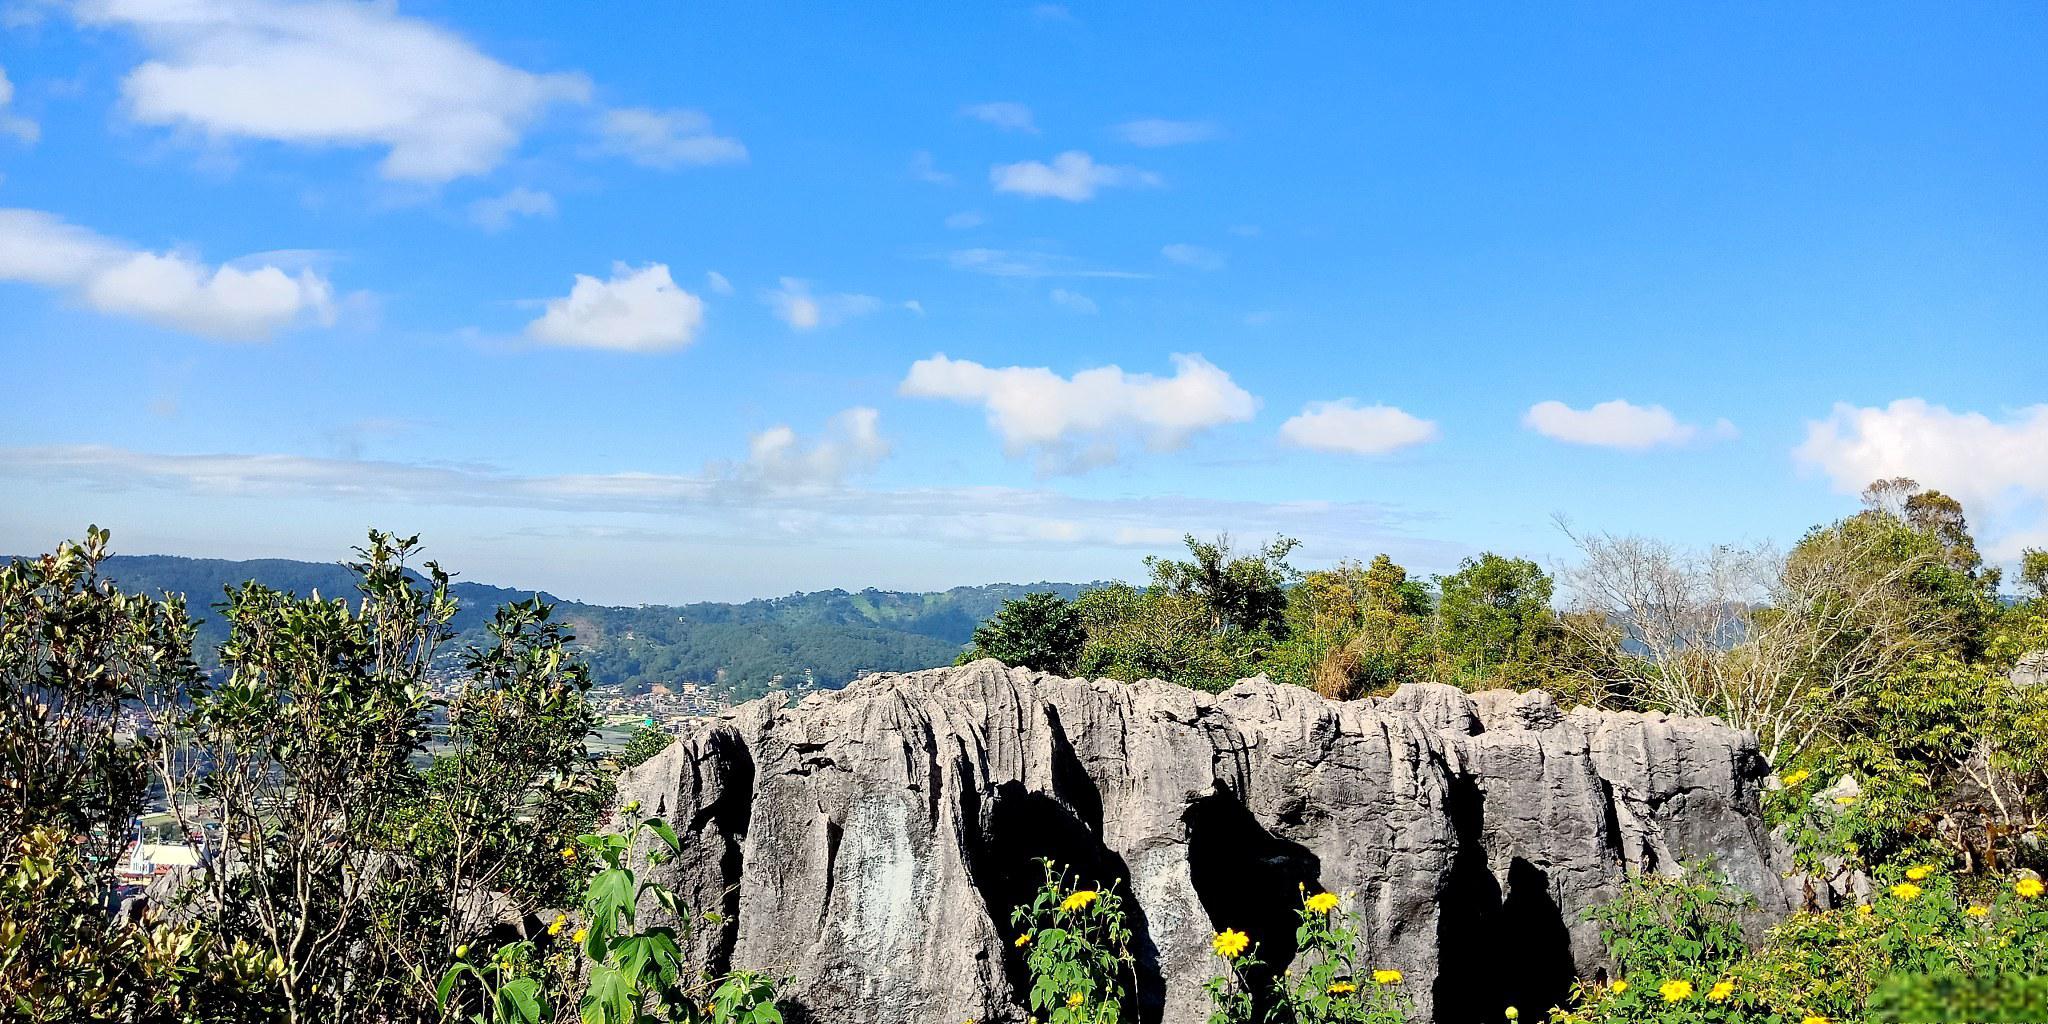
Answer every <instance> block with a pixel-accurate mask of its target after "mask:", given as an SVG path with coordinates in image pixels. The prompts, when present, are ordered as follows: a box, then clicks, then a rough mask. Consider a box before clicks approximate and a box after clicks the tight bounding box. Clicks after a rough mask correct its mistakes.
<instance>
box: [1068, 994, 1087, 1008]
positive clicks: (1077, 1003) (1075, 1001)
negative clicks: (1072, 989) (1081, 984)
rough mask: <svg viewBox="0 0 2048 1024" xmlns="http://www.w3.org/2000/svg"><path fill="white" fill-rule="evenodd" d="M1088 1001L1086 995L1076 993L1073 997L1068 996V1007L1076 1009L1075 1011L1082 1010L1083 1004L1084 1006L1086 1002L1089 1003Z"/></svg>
mask: <svg viewBox="0 0 2048 1024" xmlns="http://www.w3.org/2000/svg"><path fill="white" fill-rule="evenodd" d="M1087 1001H1088V997H1087V996H1084V995H1082V994H1081V993H1079V992H1076V993H1074V994H1073V995H1070V996H1068V997H1067V1005H1068V1006H1070V1007H1072V1008H1074V1009H1076V1010H1078V1009H1080V1008H1081V1004H1082V1003H1085V1002H1087Z"/></svg>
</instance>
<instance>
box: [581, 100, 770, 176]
mask: <svg viewBox="0 0 2048 1024" xmlns="http://www.w3.org/2000/svg"><path fill="white" fill-rule="evenodd" d="M597 133H598V136H599V138H600V141H599V143H598V145H597V151H598V152H600V153H606V154H610V155H613V156H622V157H625V158H626V159H628V160H631V161H633V162H634V163H636V164H639V165H640V166H642V167H653V168H656V169H658V170H664V171H667V170H674V169H675V168H678V167H701V166H707V165H710V164H738V163H745V162H746V160H747V147H746V146H744V145H742V144H741V143H740V141H739V140H738V139H732V138H727V137H725V136H722V135H716V134H713V133H712V131H711V118H710V117H708V116H706V115H705V114H704V113H703V112H702V111H698V110H650V109H648V108H645V107H620V108H617V109H613V110H607V111H605V112H604V115H603V116H602V117H600V118H598V121H597Z"/></svg>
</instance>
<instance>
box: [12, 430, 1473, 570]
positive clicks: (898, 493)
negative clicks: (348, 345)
mask: <svg viewBox="0 0 2048 1024" xmlns="http://www.w3.org/2000/svg"><path fill="white" fill-rule="evenodd" d="M859 412H860V410H849V412H848V413H846V414H842V418H841V420H839V421H838V423H837V425H835V427H834V428H833V429H831V430H829V431H828V432H827V434H826V436H825V437H824V438H823V439H821V440H816V441H812V442H809V443H806V442H805V441H804V440H802V439H801V438H799V437H796V436H794V435H789V438H788V440H787V442H786V443H785V442H784V441H783V440H782V437H783V435H781V434H780V433H779V430H771V431H765V432H763V435H757V437H756V439H755V442H754V445H753V446H752V447H753V449H754V450H755V451H756V452H758V453H759V454H758V455H757V456H755V457H750V458H749V459H747V460H746V461H744V462H740V463H737V464H718V463H714V464H712V465H709V466H706V467H705V468H704V469H703V471H701V472H698V473H694V474H692V473H655V472H644V471H630V472H617V473H603V474H561V475H552V476H529V475H520V474H516V473H512V472H508V471H505V470H502V469H498V468H494V467H490V466H472V465H461V466H451V465H447V464H434V463H419V462H397V461H387V460H377V459H363V458H320V457H310V456H304V455H297V454H291V453H286V452H253V453H211V454H183V453H177V454H174V453H161V452H149V451H137V450H132V449H123V448H111V447H102V446H93V445H58V446H47V447H25V448H0V479H4V480H7V481H9V483H10V486H15V487H17V488H18V487H19V486H20V485H19V484H16V483H14V482H15V481H34V482H40V483H42V484H45V485H49V484H55V485H70V486H83V487H89V488H92V489H94V490H95V492H96V493H97V495H98V497H97V499H96V503H97V504H98V505H103V506H110V505H114V504H115V503H116V502H117V501H118V500H119V497H118V496H121V495H133V496H135V499H136V502H137V504H138V505H141V506H142V507H146V505H144V504H143V503H147V502H149V501H151V500H153V496H154V495H156V494H161V493H178V494H192V495H199V496H202V497H205V498H207V499H209V500H210V501H211V502H215V503H218V504H217V505H216V506H215V507H218V508H222V509H235V510H237V513H238V514H241V515H263V514H272V515H275V514H278V513H279V512H281V511H284V510H289V509H291V508H292V506H289V505H285V506H270V507H266V506H265V505H263V504H261V502H265V501H291V500H295V499H296V500H302V501H303V500H313V501H318V502H321V503H323V504H324V505H329V506H333V507H338V508H347V509H356V508H365V509H367V508H370V507H373V506H374V507H384V505H385V504H386V503H405V504H410V505H413V506H416V507H429V508H457V509H473V508H489V509H508V510H532V511H536V512H540V513H554V514H558V515H568V516H574V517H575V519H574V522H576V523H579V524H587V525H599V526H612V527H619V528H628V529H631V528H637V527H639V526H640V525H641V522H636V521H635V520H632V519H622V518H614V517H625V516H634V515H645V516H655V517H659V519H658V525H659V527H660V528H662V529H665V530H681V531H684V532H685V533H686V534H687V535H688V539H690V540H693V541H700V540H702V539H704V538H707V537H709V538H729V539H732V540H734V541H737V542H741V543H745V544H754V545H759V544H762V543H764V542H765V543H767V544H770V545H773V546H775V547H777V548H783V547H788V546H791V545H795V546H798V548H799V550H801V551H803V552H805V553H806V557H811V555H810V553H811V552H813V551H815V550H816V548H815V547H806V546H804V545H811V544H814V543H815V542H816V541H818V540H819V539H820V538H829V539H837V538H853V539H858V540H859V541H860V542H861V543H862V544H863V545H864V546H863V548H862V550H872V548H871V547H867V545H873V544H875V543H878V542H883V541H897V542H901V543H903V544H906V545H937V546H940V547H942V548H945V549H948V550H952V551H956V552H957V551H959V550H963V549H968V550H975V551H976V552H977V557H983V556H982V555H981V551H982V549H984V548H986V547H988V546H992V545H1014V546H1019V547H1023V548H1029V549H1034V550H1045V551H1057V552H1067V551H1071V550H1072V549H1073V548H1074V547H1075V546H1076V545H1085V546H1090V547H1096V548H1126V549H1136V550H1139V551H1166V550H1171V549H1173V548H1175V547H1177V546H1178V544H1179V542H1180V536H1181V534H1182V533H1183V532H1192V533H1195V534H1196V535H1198V536H1206V535H1213V534H1216V533H1220V532H1229V533H1232V534H1235V535H1238V536H1250V537H1260V536H1271V535H1274V534H1282V533H1284V534H1287V535H1288V536H1293V537H1299V538H1301V539H1302V540H1303V541H1304V542H1306V543H1307V544H1308V545H1309V546H1310V549H1311V550H1313V551H1317V552H1343V551H1356V550H1370V551H1381V550H1385V551H1389V552H1390V553H1392V554H1394V555H1395V557H1397V558H1400V559H1401V560H1402V561H1403V562H1406V563H1408V564H1424V565H1442V566H1446V567H1448V566H1451V565H1455V564H1456V562H1457V560H1458V558H1459V557H1461V556H1463V555H1466V554H1470V553H1471V552H1470V551H1469V549H1465V548H1462V547H1454V546H1452V545H1448V544H1443V543H1441V542H1435V541H1429V540H1426V539H1419V538H1417V537H1416V536H1415V535H1414V534H1413V533H1412V532H1410V530H1411V528H1412V526H1413V525H1414V524H1415V523H1417V522H1419V521H1420V520H1417V519H1416V518H1415V517H1413V516H1412V515H1409V514H1406V513H1404V512H1402V511H1400V510H1398V509H1392V508H1389V507H1388V506H1385V505H1380V504H1374V503H1368V502H1333V501H1291V502H1290V501H1276V502H1253V501H1228V500H1214V499H1202V498H1188V497H1180V496H1175V495H1150V496H1142V497H1116V498H1084V497H1075V496H1071V495H1067V494H1062V493H1059V492H1057V491H1053V490H1049V489H1024V488H1015V487H918V488H911V489H901V490H882V489H873V488H864V487H856V486H851V485H849V484H847V483H843V482H842V483H839V484H833V483H831V482H830V481H831V479H832V473H833V472H834V471H835V470H843V471H844V472H845V473H846V474H848V475H851V474H856V473H859V472H860V471H862V470H863V469H864V468H865V467H866V466H867V465H869V464H871V463H872V461H873V460H874V459H875V458H879V457H880V452H881V450H882V448H881V446H882V442H881V441H880V439H879V437H878V436H876V434H875V433H874V432H873V431H872V430H869V431H867V432H865V433H864V432H863V429H862V427H861V421H860V419H859V418H858V416H857V415H856V414H858V413H859ZM820 449H825V450H826V451H828V452H829V453H831V454H826V455H822V456H815V455H812V454H810V453H813V452H817V451H818V450H820ZM778 473H780V474H782V475H778ZM10 493H11V492H10ZM365 514H367V513H365ZM593 520H595V522H594V523H593ZM506 521H507V522H513V521H517V520H515V519H514V518H513V517H506ZM526 521H528V522H531V521H532V520H531V519H530V518H529V519H527V520H526ZM540 522H543V523H560V522H563V520H560V519H542V520H540ZM53 529H54V527H53ZM698 546H700V547H701V546H702V545H701V544H700V545H698ZM975 564H979V563H973V562H969V563H963V564H962V566H961V567H960V568H958V569H956V570H954V571H962V572H967V571H980V570H978V569H975V568H973V566H974V565H975Z"/></svg>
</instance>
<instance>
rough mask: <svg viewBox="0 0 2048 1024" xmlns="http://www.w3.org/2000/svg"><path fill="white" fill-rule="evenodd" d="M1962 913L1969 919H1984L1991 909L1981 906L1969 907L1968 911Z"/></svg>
mask: <svg viewBox="0 0 2048 1024" xmlns="http://www.w3.org/2000/svg"><path fill="white" fill-rule="evenodd" d="M1963 913H1965V914H1968V915H1970V916H1971V917H1984V916H1986V915H1988V914H1990V913H1991V908H1990V907H1981V906H1979V907H1971V908H1970V909H1968V910H1965V911H1963Z"/></svg>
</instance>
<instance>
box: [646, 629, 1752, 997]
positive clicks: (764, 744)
mask: <svg viewBox="0 0 2048 1024" xmlns="http://www.w3.org/2000/svg"><path fill="white" fill-rule="evenodd" d="M1765 773H1766V767H1765V765H1764V763H1763V760H1762V758H1761V757H1760V756H1759V754H1758V752H1757V748H1756V743H1755V741H1754V740H1753V739H1752V738H1751V737H1749V736H1747V735H1746V734H1742V733H1738V732H1735V731H1733V730H1731V729H1728V728H1726V727H1724V726H1722V725H1720V724H1719V723H1717V722H1713V721H1705V720H1689V719H1673V718H1667V717H1664V716H1661V715H1643V714H1634V713H1620V712H1597V711H1591V710H1587V709H1578V710H1574V711H1571V712H1569V713H1565V712H1562V711H1560V710H1559V709H1558V707H1557V706H1556V705H1555V703H1554V702H1552V700H1551V699H1550V698H1549V697H1548V696H1547V695H1545V694H1542V693H1530V694H1515V693H1509V692H1504V691H1503V692H1494V693H1481V694H1474V695H1468V694H1466V693H1464V692H1462V691H1459V690H1457V689H1455V688H1452V687H1448V686H1405V687H1402V688H1401V689H1400V690H1399V691H1397V692H1396V693H1394V694H1393V695H1392V696H1389V697H1386V698H1382V699H1372V700H1360V701H1351V702H1335V701H1330V700H1326V699H1324V698H1322V697H1320V696H1318V695H1316V694H1315V693H1313V692H1311V691H1309V690H1305V689H1302V688H1299V687H1293V686H1283V685H1277V684H1274V683H1271V682H1268V681H1266V680H1264V679H1255V680H1247V681H1244V682H1241V683H1239V684H1237V685H1236V686H1234V687H1232V688H1231V689H1230V690H1229V691H1227V692H1225V693H1222V694H1220V695H1210V694H1206V693H1200V692H1196V691H1192V690H1188V689H1186V688H1184V687H1180V686H1175V685H1172V684H1168V683H1162V682H1157V681H1150V682H1142V683H1137V684H1135V685H1133V684H1125V683H1120V682H1114V681H1096V682H1090V681H1087V680H1076V679H1062V678H1058V677H1054V676H1050V675H1045V674H1042V673H1037V672H1032V671H1029V670H1025V669H1008V668H1005V667H1003V666H1002V665H1001V664H999V663H996V662H993V661H983V662H977V663H975V664H973V665H968V666H963V667H958V668H949V669H935V670H932V671H927V672H915V673H908V674H902V675H882V676H873V677H870V678H867V679H864V680H861V681H859V682H857V683H854V684H853V685H851V686H848V687H847V688H846V689H844V690H840V691H835V692H827V693H817V694H813V695H811V696H809V697H806V698H805V699H804V700H803V701H802V702H801V703H798V704H794V705H789V704H785V703H784V702H783V701H782V700H781V699H780V698H776V697H770V698H766V699H764V700H761V701H756V702H753V703H750V704H746V705H743V706H741V707H739V708H736V709H734V710H733V711H731V712H729V713H727V714H725V715H723V716H721V717H719V718H716V719H707V720H705V721H704V722H703V723H702V724H701V725H700V726H699V727H698V728H696V729H695V730H694V731H692V732H690V733H688V734H686V735H685V736H683V737H681V738H680V739H679V740H678V741H677V742H676V743H675V744H674V745H672V746H671V747H670V748H669V749H668V750H667V751H665V752H664V753H663V754H662V755H660V756H658V757H656V758H654V759H653V760H650V761H648V762H647V763H646V764H643V765H641V766H640V767H639V768H637V769H634V770H633V771H631V772H629V773H628V774H627V775H626V776H625V777H624V778H622V779H621V781H620V792H619V799H620V801H622V802H623V801H627V800H635V799H637V800H639V801H641V803H642V805H643V807H644V808H645V809H646V810H649V811H652V812H654V813H657V814H660V815H663V816H666V817H667V818H668V819H669V820H671V821H673V822H675V823H676V824H677V826H678V827H679V828H680V829H683V830H685V831H686V832H687V834H688V837H689V853H688V855H687V856H686V857H684V858H683V859H681V860H679V861H677V862H674V863H672V864H670V865H667V866H665V867H664V868H663V869H662V870H663V871H664V872H665V873H666V876H667V877H666V880H667V881H669V882H670V883H671V884H673V885H675V886H676V887H677V888H678V890H679V892H681V893H682V894H684V895H686V896H688V897H691V898H693V899H694V901H695V903H696V905H698V906H700V907H705V908H710V909H716V910H719V911H721V912H722V914H723V920H722V922H720V923H719V925H718V926H716V927H714V928H710V929H702V930H700V931H699V933H698V936H697V939H698V942H699V944H700V946H701V952H702V953H703V955H704V956H706V957H707V958H708V959H709V961H710V962H711V963H713V964H714V965H717V966H722V965H724V964H737V965H744V966H749V967H757V968H762V969H768V970H774V971H779V972H783V973H786V974H788V975H789V976H791V977H792V978H793V979H794V982H793V984H792V985H791V986H790V988H789V989H788V994H789V997H790V999H791V1002H792V1004H793V1005H792V1010H793V1018H792V1019H794V1020H796V1021H799V1022H802V1021H811V1022H815V1024H855V1022H870V1021H872V1022H878V1024H941V1022H959V1021H964V1020H975V1021H983V1022H993V1021H1021V1020H1022V1019H1023V1017H1024V1014H1023V1012H1022V1010H1021V1009H1020V1008H1019V1006H1018V1003H1017V995H1016V993H1017V992H1019V991H1020V990H1021V986H1020V985H1019V982H1020V981H1021V975H1020V973H1019V970H1020V967H1021V960H1020V957H1019V955H1018V953H1017V952H1016V950H1015V949H1014V947H1013V945H1012V942H1011V939H1013V938H1014V931H1013V929H1012V928H1011V926H1010V910H1011V908H1012V907H1013V906H1015V905H1016V904H1017V903H1019V902H1022V901H1024V900H1025V899H1027V898H1028V895H1029V893H1030V892H1031V891H1032V890H1033V889H1034V888H1035V886H1036V884H1037V883H1038V881H1039V878H1040V870H1041V869H1040V868H1039V866H1038V865H1037V863H1035V859H1036V858H1039V857H1051V858H1053V859H1055V860H1056V861H1058V862H1060V863H1063V864H1068V865H1072V866H1073V868H1074V869H1075V870H1076V871H1077V872H1079V873H1080V874H1081V875H1082V876H1083V877H1085V878H1086V879H1088V880H1091V881H1100V882H1102V883H1104V884H1110V883H1115V884H1118V885H1121V886H1122V887H1124V889H1125V890H1126V891H1127V892H1128V893H1129V894H1130V897H1131V899H1130V903H1131V906H1132V908H1133V910H1134V916H1135V921H1134V924H1135V926H1136V930H1137V934H1138V940H1137V953H1138V959H1139V962H1140V963H1139V975H1140V979H1139V984H1140V989H1141V991H1140V992H1139V994H1138V995H1139V1001H1140V1004H1141V1007H1142V1014H1141V1016H1142V1019H1143V1020H1144V1021H1147V1022H1158V1024H1194V1022H1199V1021H1202V1020H1205V1019H1206V1017H1207V1005H1206V996H1205V995H1204V994H1203V992H1202V991H1201V987H1200V983H1201V981H1202V980H1203V979H1204V978H1206V977H1208V976H1209V974H1210V973H1211V970H1212V968H1213V967H1214V961H1213V959H1212V957H1211V955H1210V953H1209V949H1208V940H1209V938H1210V936H1211V934H1212V933H1213V932H1214V930H1216V929H1218V928H1222V927H1226V926H1227V927H1235V928H1239V929H1242V930H1245V931H1247V932H1249V933H1250V934H1251V935H1252V936H1253V938H1254V939H1255V940H1256V941H1257V942H1258V943H1259V946H1260V950H1261V954H1262V956H1263V957H1264V958H1265V959H1266V960H1267V961H1268V962H1270V963H1274V964H1282V965H1284V964H1285V963H1286V962H1287V960H1288V959H1289V958H1290V957H1291V956H1292V955H1293V949H1292V944H1293V930H1292V921H1293V911H1294V907H1295V906H1296V905H1297V903H1298V899H1299V896H1298V887H1300V886H1307V887H1309V888H1310V889H1311V890H1314V889H1317V888H1327V889H1330V890H1333V891H1339V892H1349V893H1354V894H1355V897H1354V900H1353V905H1354V906H1356V907H1357V908H1358V909H1359V910H1360V911H1361V913H1362V914H1363V916H1364V918H1365V920H1366V922H1367V926H1368V927H1367V931H1368V932H1369V933H1370V936H1369V940H1370V944H1371V947H1372V948H1371V953H1370V961H1371V962H1370V964H1369V965H1368V966H1371V967H1381V966H1384V967H1394V968H1398V969H1400V970H1401V971H1403V972H1404V973H1405V975H1406V977H1407V981H1406V987H1407V988H1408V989H1409V990H1410V991H1411V993H1412V994H1413V995H1414V996H1416V997H1417V1000H1418V1002H1419V1003H1420V1004H1421V1005H1422V1008H1423V1010H1424V1012H1425V1013H1426V1014H1427V1013H1430V1012H1432V1011H1433V1012H1434V1015H1435V1019H1438V1020H1444V1021H1451V1020H1473V1019H1499V1010H1500V1008H1502V1007H1504V1006H1507V1005H1518V1006H1523V1007H1532V1006H1548V1005H1551V1004H1552V1003H1554V1002H1556V1001H1557V1000H1559V999H1561V998H1562V996H1563V995H1564V992H1565V989H1566V988H1567V987H1568V986H1569V984H1570V982H1571V979H1572V977H1573V976H1574V974H1575V973H1576V974H1579V975H1589V974H1592V973H1594V972H1597V971H1599V970H1601V969H1602V967H1603V964H1602V960H1601V954H1600V950H1599V945H1598V934H1597V929H1596V928H1595V927H1594V926H1592V925H1590V924H1588V923H1586V922H1584V921H1583V920H1582V918H1581V911H1582V910H1584V909H1585V908H1586V907H1588V906H1591V905H1592V904H1594V903H1596V902H1599V901H1600V900H1603V899H1606V898H1608V897H1609V896H1611V895H1612V894H1613V893H1614V892H1615V886H1616V883H1617V882H1618V880H1619V879H1620V878H1621V876H1622V873H1623V872H1624V871H1627V870H1638V871H1655V870H1672V869H1674V868H1675V867H1676V866H1678V865H1680V864H1684V863H1692V862H1697V861H1708V860H1711V861H1712V862H1713V863H1714V865H1715V866H1716V868H1717V869H1718V870H1720V871H1721V872H1723V873H1724V874H1726V875H1728V876H1729V877H1730V878H1731V879H1732V880H1733V881H1734V882H1735V883H1736V884H1738V885H1740V886H1742V887H1743V888H1746V889H1748V890H1749V891H1750V892H1751V893H1753V894H1754V895H1755V896H1756V897H1757V900H1758V903H1759V904H1760V906H1761V907H1762V908H1763V910H1764V911H1765V912H1766V913H1782V912H1784V911H1785V910H1786V909H1789V905H1790V897H1789V896H1788V894H1787V890H1786V884H1785V882H1784V880H1783V878H1782V869H1783V868H1785V867H1786V866H1787V865H1784V864H1781V863H1780V862H1779V861H1780V859H1781V858H1782V854H1780V853H1777V852H1775V851H1776V849H1777V848H1776V847H1774V845H1773V843H1772V841H1771V839H1770V837H1769V835H1768V833H1767V830H1766V829H1765V827H1764V825H1763V823H1762V819H1761V816H1760V814H1759V812H1758V809H1757V802H1758V793H1759V789H1760V783H1761V781H1762V780H1763V778H1764V776H1765Z"/></svg>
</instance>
